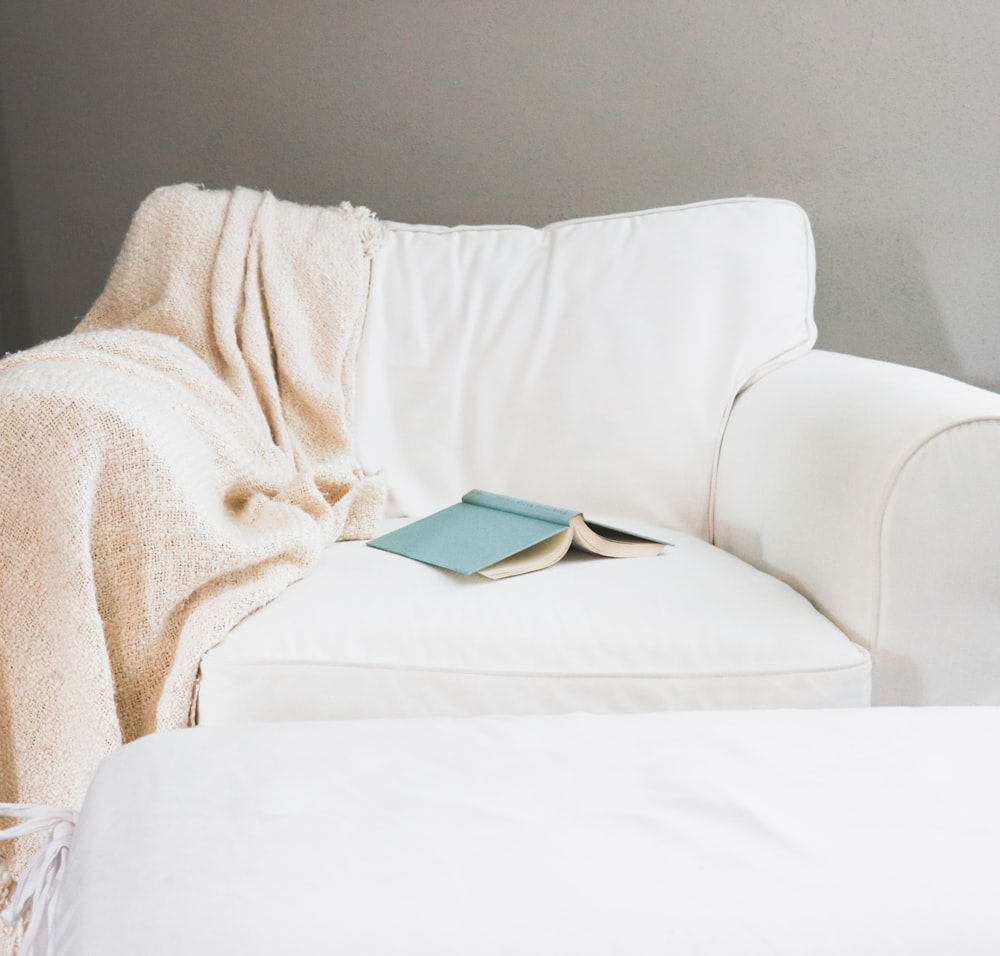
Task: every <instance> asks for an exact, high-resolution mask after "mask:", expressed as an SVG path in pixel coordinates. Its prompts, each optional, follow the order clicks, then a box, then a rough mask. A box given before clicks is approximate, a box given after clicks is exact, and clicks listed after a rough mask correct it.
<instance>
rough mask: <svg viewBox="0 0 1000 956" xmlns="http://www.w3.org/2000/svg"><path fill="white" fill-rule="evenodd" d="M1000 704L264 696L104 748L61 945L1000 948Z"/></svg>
mask: <svg viewBox="0 0 1000 956" xmlns="http://www.w3.org/2000/svg"><path fill="white" fill-rule="evenodd" d="M998 739H1000V708H979V709H971V708H968V709H959V708H955V709H923V710H903V709H882V710H875V711H869V710H829V711H781V712H778V711H754V712H736V711H733V712H693V713H674V714H646V715H622V716H599V717H594V716H585V715H579V714H576V715H569V716H562V717H483V718H464V719H446V718H430V719H421V720H368V721H338V722H330V723H302V724H275V725H270V724H259V725H246V726H233V727H218V728H196V729H193V730H187V731H178V732H172V733H168V734H163V735H158V736H155V737H149V738H145V739H143V740H140V741H138V742H137V743H135V744H131V745H129V746H127V747H125V748H124V749H123V750H121V751H120V752H118V753H116V754H115V755H113V756H112V757H110V758H109V759H108V760H107V761H106V762H105V763H104V764H103V765H102V767H101V769H100V770H99V772H98V775H97V777H96V779H95V781H94V783H93V786H92V788H91V791H90V794H89V795H88V798H87V802H86V805H85V807H84V809H83V812H82V814H81V817H80V821H79V824H78V827H77V830H76V833H75V835H74V838H73V844H72V847H71V851H70V856H69V862H68V868H67V871H66V874H65V880H64V882H63V885H62V891H61V896H60V903H59V909H58V912H57V919H56V946H55V951H56V953H57V954H58V956H98V954H99V956H137V954H143V956H160V954H163V956H167V954H169V956H178V954H185V956H194V954H199V953H205V954H228V953H233V954H241V956H252V954H258V953H259V954H264V953H267V954H278V953H288V954H309V953H317V954H319V953H323V954H333V953H337V954H340V953H342V954H350V956H376V954H378V956H390V954H391V956H417V954H420V956H424V954H428V956H430V954H434V956H443V954H461V956H486V954H489V956H499V954H504V956H509V954H517V956H532V954H538V956H542V954H544V956H558V954H567V956H569V954H572V956H588V954H601V956H611V954H634V956H639V954H642V956H645V954H650V956H652V954H656V956H663V954H666V953H675V954H684V956H691V954H713V956H714V954H725V956H745V954H764V953H767V954H771V956H774V954H788V956H793V954H794V956H803V954H810V956H823V954H837V956H847V954H849V956H865V954H873V956H874V954H878V956H889V954H897V953H898V954H903V953H905V954H910V956H912V954H934V956H940V954H963V956H969V954H987V953H988V954H992V956H995V954H996V953H998V952H1000V908H998V907H997V905H996V903H997V899H998V898H1000V877H998V873H1000V863H998V861H1000V824H998V817H997V807H998V806H1000V771H998V768H997V761H996V741H997V740H998Z"/></svg>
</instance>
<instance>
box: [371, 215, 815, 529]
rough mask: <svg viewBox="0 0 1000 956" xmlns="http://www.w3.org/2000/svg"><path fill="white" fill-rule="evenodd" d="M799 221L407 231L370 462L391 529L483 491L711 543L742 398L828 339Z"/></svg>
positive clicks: (390, 275)
mask: <svg viewBox="0 0 1000 956" xmlns="http://www.w3.org/2000/svg"><path fill="white" fill-rule="evenodd" d="M814 272H815V268H814V253H813V243H812V234H811V230H810V228H809V222H808V219H807V218H806V215H805V213H804V212H803V211H802V210H801V209H800V208H799V207H798V206H796V205H795V204H793V203H790V202H787V201H782V200H770V199H732V200H722V201H716V202H708V203H699V204H695V205H690V206H677V207H672V208H666V209H654V210H649V211H645V212H636V213H630V214H626V215H615V216H603V217H598V218H592V219H578V220H573V221H569V222H562V223H556V224H554V225H550V226H546V227H545V228H542V229H533V228H529V227H525V226H472V227H469V226H460V227H456V228H444V227H438V226H410V225H402V224H390V239H389V242H388V243H387V244H386V246H385V248H384V249H382V250H381V251H380V252H379V253H378V255H377V256H376V258H375V261H374V266H373V275H372V287H371V295H370V299H369V309H368V314H367V318H366V323H365V330H364V334H363V338H362V346H361V354H360V358H359V367H358V395H357V404H356V430H357V439H356V441H357V448H358V453H359V456H360V458H361V461H362V464H363V465H364V466H365V468H366V469H367V470H377V469H380V468H381V469H384V471H385V476H386V478H387V480H388V484H389V489H390V495H391V497H390V504H391V509H392V511H391V513H392V514H396V515H421V514H426V513H428V512H430V511H434V510H437V509H439V508H442V507H444V506H445V505H448V504H452V503H453V502H454V501H456V500H458V498H459V497H461V495H462V494H464V493H465V492H466V491H468V490H469V489H470V488H473V487H481V488H486V489H488V490H491V491H497V492H501V493H504V494H510V495H514V496H516V497H523V498H530V499H533V500H537V501H543V502H545V503H547V504H553V505H557V506H561V507H568V508H574V509H580V510H584V511H593V512H603V513H607V514H616V515H622V516H625V517H631V518H636V519H639V520H643V521H649V522H652V523H655V524H658V525H662V526H665V527H671V528H677V529H679V530H682V531H686V532H689V533H691V534H696V535H699V536H700V537H704V538H707V537H708V535H709V514H710V508H709V503H710V496H711V488H712V479H713V473H714V464H715V460H716V456H717V453H718V445H719V442H720V439H721V434H722V430H723V427H724V425H725V422H726V419H727V416H728V414H729V410H730V406H731V403H732V401H733V398H734V396H735V395H736V393H737V392H738V391H739V390H740V389H741V388H742V387H743V386H744V385H746V384H747V383H748V382H749V381H751V380H753V379H754V378H755V377H756V376H758V375H760V374H761V373H762V371H764V370H766V369H768V368H769V367H771V366H773V365H774V364H775V363H778V362H781V361H783V360H786V359H788V358H790V357H792V356H794V355H798V354H801V353H802V352H805V351H806V350H808V349H809V348H810V347H811V346H812V344H813V343H814V341H815V337H816V329H815V325H814V322H813V316H812V303H813V292H814Z"/></svg>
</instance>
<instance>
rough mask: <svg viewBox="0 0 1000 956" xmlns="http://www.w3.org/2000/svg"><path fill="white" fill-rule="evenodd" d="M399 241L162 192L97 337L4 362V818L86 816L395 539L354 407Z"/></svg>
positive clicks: (0, 419) (310, 218)
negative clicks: (324, 567)
mask: <svg viewBox="0 0 1000 956" xmlns="http://www.w3.org/2000/svg"><path fill="white" fill-rule="evenodd" d="M383 234H384V233H383V231H382V227H381V225H380V224H379V223H377V222H376V220H375V219H374V217H373V216H372V215H371V213H369V211H368V210H367V209H364V208H363V207H357V208H353V207H351V206H349V205H347V204H342V205H341V206H339V207H330V208H319V207H306V206H300V205H296V204H294V203H289V202H283V201H279V200H277V199H275V198H274V197H273V196H272V195H271V194H270V193H260V192H256V191H253V190H248V189H236V190H234V191H232V192H230V191H219V190H205V189H201V188H199V187H196V186H190V185H184V186H171V187H166V188H164V189H160V190H157V191H156V192H155V193H153V194H152V195H151V196H150V197H149V198H148V199H147V200H146V201H145V202H144V203H143V204H142V206H141V207H140V208H139V210H138V212H137V213H136V215H135V217H134V218H133V221H132V224H131V226H130V228H129V231H128V234H127V236H126V238H125V241H124V244H123V246H122V249H121V252H120V254H119V256H118V259H117V261H116V263H115V265H114V268H113V270H112V272H111V275H110V277H109V279H108V283H107V286H106V287H105V289H104V291H103V292H102V294H101V295H100V297H99V299H98V300H97V302H96V303H95V304H94V305H93V307H92V308H91V310H90V311H89V312H88V313H87V315H86V316H85V317H84V319H83V321H82V322H81V323H80V324H79V326H78V327H77V328H76V329H75V330H74V331H73V332H72V333H71V334H69V335H67V336H64V337H63V338H61V339H57V340H55V341H52V342H49V343H46V344H43V345H40V346H37V347H35V348H33V349H29V350H27V351H25V352H21V353H17V354H14V355H10V356H8V357H7V358H6V359H5V360H4V361H3V362H2V363H0V449H2V454H0V556H2V574H0V771H2V777H0V802H17V801H21V802H40V803H47V804H53V805H56V806H61V807H68V808H79V806H80V803H81V801H82V798H83V796H84V793H85V790H86V787H87V784H88V782H89V780H90V776H91V774H92V772H93V770H94V768H95V767H96V765H97V763H98V761H100V760H101V758H102V757H104V756H105V755H106V754H107V753H109V752H110V751H111V750H113V749H114V748H116V747H118V746H120V745H121V744H122V743H123V742H126V741H129V740H132V739H134V738H136V737H139V736H141V735H143V734H147V733H150V732H151V731H155V730H160V729H167V728H175V727H181V726H184V725H185V724H187V723H188V722H189V720H190V719H191V711H192V706H193V700H194V693H195V686H196V680H197V674H198V665H199V661H200V659H201V657H202V655H203V654H204V653H205V652H206V651H207V650H208V649H209V648H211V647H212V646H213V645H215V644H216V643H218V642H219V641H220V640H222V639H223V638H224V636H225V635H226V634H227V632H228V631H229V630H231V629H232V627H233V626H234V625H236V624H237V623H238V622H239V621H240V620H241V619H242V618H244V617H245V616H246V615H247V614H249V613H251V612H252V611H254V610H256V609H257V608H259V607H261V606H262V605H264V604H265V603H267V602H268V601H270V600H271V599H272V598H274V597H275V596H276V595H278V594H279V593H280V592H281V591H282V590H283V589H284V588H286V587H287V586H288V585H289V584H290V583H292V582H293V581H295V580H296V579H298V578H300V577H301V576H302V575H303V574H304V573H305V571H306V570H307V569H308V568H309V567H310V566H311V565H312V564H313V562H314V561H315V560H316V559H317V557H318V556H319V554H320V552H321V551H322V549H323V548H324V547H326V546H328V545H330V544H331V543H333V542H334V541H337V540H339V539H349V538H365V537H370V536H371V535H372V534H373V532H374V529H375V525H376V523H377V521H378V519H379V517H380V516H381V512H382V509H383V502H384V491H383V487H382V483H381V479H380V478H378V477H377V476H365V475H364V474H362V472H361V470H360V468H359V466H358V465H357V462H356V459H355V457H354V454H353V447H352V396H353V390H354V367H355V361H356V357H357V350H358V346H359V343H360V337H361V328H362V323H363V320H364V312H365V307H366V303H367V295H368V284H369V276H370V258H371V255H372V254H373V252H374V250H375V249H376V248H377V247H378V245H379V243H380V242H381V239H382V236H383ZM2 822H3V821H0V823H2ZM9 846H10V844H3V847H4V850H3V852H5V853H8V858H7V859H6V861H3V860H0V887H3V885H4V883H5V876H4V865H3V863H4V862H6V865H7V867H8V872H7V874H6V882H7V883H9V880H10V872H16V871H17V870H16V867H17V864H18V862H19V860H20V859H21V858H22V857H23V856H24V854H25V852H26V850H25V848H23V847H21V848H19V849H18V850H17V851H16V853H15V854H14V855H13V856H11V855H10V854H9V851H8V850H7V849H6V848H7V847H9ZM0 895H2V889H0Z"/></svg>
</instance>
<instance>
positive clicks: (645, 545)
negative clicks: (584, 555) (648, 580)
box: [570, 514, 670, 558]
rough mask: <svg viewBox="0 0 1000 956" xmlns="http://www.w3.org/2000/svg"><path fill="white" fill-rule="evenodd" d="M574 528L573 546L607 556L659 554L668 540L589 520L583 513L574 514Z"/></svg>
mask: <svg viewBox="0 0 1000 956" xmlns="http://www.w3.org/2000/svg"><path fill="white" fill-rule="evenodd" d="M570 527H571V528H572V529H573V546H574V547H576V548H582V549H583V550H584V551H590V552H592V553H593V554H600V555H602V556H604V557H606V558H641V557H648V556H651V555H654V554H659V553H660V552H661V551H662V550H663V549H664V547H667V546H669V545H670V542H668V541H658V540H656V539H655V538H646V537H643V536H642V535H638V534H632V533H631V532H628V531H623V530H621V529H620V528H612V527H610V526H609V525H602V524H596V523H593V522H588V521H586V520H585V519H584V517H583V515H580V514H578V515H576V516H574V518H573V520H572V521H571V522H570Z"/></svg>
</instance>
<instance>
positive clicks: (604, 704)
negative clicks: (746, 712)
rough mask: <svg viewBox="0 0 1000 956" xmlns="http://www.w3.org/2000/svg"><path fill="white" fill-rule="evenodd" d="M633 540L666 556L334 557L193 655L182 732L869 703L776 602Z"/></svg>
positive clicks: (812, 625) (696, 560)
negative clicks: (197, 677) (191, 723)
mask: <svg viewBox="0 0 1000 956" xmlns="http://www.w3.org/2000/svg"><path fill="white" fill-rule="evenodd" d="M400 523H401V521H400V520H399V519H396V520H390V521H387V522H386V523H385V525H384V528H390V527H396V526H398V525H399V524H400ZM637 530H640V529H637ZM641 530H646V531H648V532H649V533H651V534H653V535H654V536H662V537H664V538H666V539H667V540H670V541H673V542H675V543H676V546H675V547H674V548H670V549H667V550H666V551H664V552H663V553H662V554H661V555H659V556H658V557H655V558H635V559H607V558H595V557H592V556H588V555H583V554H580V553H579V552H570V554H569V555H568V556H567V557H566V558H565V559H563V560H562V561H561V562H559V564H557V565H554V566H553V567H550V568H546V569H545V570H543V571H537V572H534V573H532V574H526V575H522V576H520V577H516V578H508V579H506V580H503V581H488V580H486V579H485V578H481V577H477V576H473V577H466V576H463V575H460V574H456V573H454V572H449V571H443V570H441V569H439V568H434V567H430V566H427V565H423V564H420V563H419V562H417V561H412V560H409V559H407V558H403V557H400V556H399V555H395V554H389V553H386V552H384V551H379V550H377V549H375V548H369V547H366V546H365V545H364V544H363V543H362V542H341V543H339V544H336V545H334V546H333V547H331V548H329V549H328V550H327V551H326V552H325V553H324V555H323V557H322V558H321V560H320V562H319V564H318V565H317V566H316V567H315V568H314V569H313V570H312V571H311V572H310V573H309V575H308V576H307V577H306V578H305V579H304V580H302V581H300V582H298V583H296V584H294V585H292V586H291V587H290V588H288V589H287V590H286V591H285V592H284V593H282V594H281V595H280V596H279V597H278V598H277V599H276V600H274V601H273V602H272V603H271V604H269V605H267V606H266V607H264V608H262V609H261V610H260V611H258V612H257V613H255V614H253V615H251V616H250V617H248V618H247V619H246V620H245V621H243V622H242V623H241V624H240V625H238V626H237V627H236V628H235V629H234V630H233V631H232V632H231V633H230V634H229V635H228V636H227V638H226V639H225V641H224V642H223V643H222V644H221V645H220V646H218V647H217V648H215V649H213V650H212V651H211V652H209V653H208V654H207V655H206V656H205V658H204V661H203V664H202V669H201V685H200V691H199V703H198V722H199V723H200V724H202V725H205V726H208V725H213V724H219V723H230V722H236V721H255V720H316V719H343V718H355V717H425V716H469V715H473V714H491V713H493V714H538V713H567V712H571V711H576V710H581V711H589V712H618V713H620V712H642V711H656V710H681V709H689V708H716V709H717V708H728V709H746V708H755V707H834V706H866V705H867V704H868V702H869V699H870V694H871V661H870V658H869V656H868V653H867V652H866V651H865V650H864V649H863V648H861V647H859V646H857V645H855V644H853V643H852V642H851V641H849V640H848V638H847V637H846V636H845V635H844V634H843V633H842V632H841V631H839V630H838V629H837V628H836V627H834V625H833V624H831V623H830V622H829V621H828V620H827V619H826V618H824V617H823V616H822V615H820V614H819V613H818V612H817V611H816V610H815V609H814V608H813V607H812V605H811V604H809V602H808V601H807V600H806V599H805V598H803V597H802V596H801V595H799V594H798V593H796V592H795V591H794V590H792V588H790V587H788V586H787V585H785V584H783V583H782V582H780V581H778V580H777V579H775V578H773V577H770V576H769V575H766V574H763V573H761V572H760V571H757V570H756V569H754V568H752V567H751V566H750V565H748V564H746V563H744V562H742V561H740V560H739V559H737V558H735V557H733V556H732V555H730V554H727V553H726V552H724V551H722V550H720V549H719V548H714V547H712V546H711V545H709V544H706V543H705V542H704V541H701V540H700V539H698V538H695V537H693V536H691V535H684V534H680V533H678V532H675V531H669V530H664V529H656V528H648V527H646V526H643V527H642V529H641Z"/></svg>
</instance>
